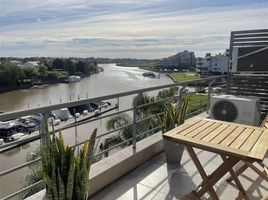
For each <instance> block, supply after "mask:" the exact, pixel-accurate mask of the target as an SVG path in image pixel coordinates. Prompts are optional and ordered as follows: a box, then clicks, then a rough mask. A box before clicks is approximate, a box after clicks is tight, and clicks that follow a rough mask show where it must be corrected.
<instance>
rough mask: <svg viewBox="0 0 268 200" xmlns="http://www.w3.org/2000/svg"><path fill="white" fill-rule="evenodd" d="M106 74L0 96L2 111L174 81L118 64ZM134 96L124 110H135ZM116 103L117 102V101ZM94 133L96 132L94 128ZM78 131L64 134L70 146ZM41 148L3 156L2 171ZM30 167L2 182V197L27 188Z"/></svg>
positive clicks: (84, 130) (99, 124) (83, 135)
mask: <svg viewBox="0 0 268 200" xmlns="http://www.w3.org/2000/svg"><path fill="white" fill-rule="evenodd" d="M100 66H101V67H103V68H104V72H101V73H99V74H95V75H92V76H90V77H88V78H83V79H82V80H81V81H80V82H78V83H70V84H62V83H60V84H53V85H47V86H42V87H39V88H31V89H23V90H17V91H12V92H7V93H4V94H1V95H0V111H2V112H7V111H11V110H20V109H27V108H28V107H30V108H35V107H38V106H45V105H50V104H58V103H60V102H69V101H70V99H71V100H77V99H78V96H79V98H85V97H88V98H91V97H98V96H103V95H108V94H115V93H119V92H126V91H131V90H135V89H141V88H147V87H153V86H157V85H164V84H170V83H172V81H171V79H170V78H168V77H166V76H165V75H161V76H160V79H151V78H145V77H143V76H142V74H143V73H144V72H145V70H141V69H138V68H134V67H118V66H116V65H115V64H106V65H100ZM132 99H133V96H132V97H123V98H120V100H119V105H120V110H121V109H126V108H129V107H131V104H132ZM113 103H115V101H114V102H113ZM90 128H98V132H99V133H103V132H105V131H106V129H105V120H103V121H96V122H93V123H91V127H90ZM91 130H92V129H91ZM73 133H74V130H71V129H69V130H67V131H65V132H64V139H65V142H66V143H67V144H73V143H74V140H75V138H74V134H73ZM78 133H79V141H82V140H85V139H87V138H88V136H89V133H88V126H86V125H82V126H80V127H78ZM39 146H40V142H39V141H34V142H31V143H28V144H25V145H23V146H21V147H17V148H14V149H12V150H9V151H7V152H4V153H1V154H0V171H4V170H6V169H9V168H11V167H14V166H17V165H19V164H22V163H24V162H25V157H26V155H27V153H29V152H32V151H33V150H34V149H36V148H37V147H39ZM27 173H28V171H27V168H24V169H21V170H18V171H16V172H14V173H12V174H9V175H6V176H4V177H1V179H0V198H1V197H4V196H6V195H8V194H10V193H12V192H15V191H16V190H18V189H20V188H22V187H23V185H24V182H25V176H26V175H27Z"/></svg>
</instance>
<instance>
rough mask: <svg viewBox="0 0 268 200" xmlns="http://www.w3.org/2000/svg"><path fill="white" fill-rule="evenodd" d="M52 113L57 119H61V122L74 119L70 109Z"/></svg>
mask: <svg viewBox="0 0 268 200" xmlns="http://www.w3.org/2000/svg"><path fill="white" fill-rule="evenodd" d="M51 113H52V114H53V115H54V116H55V117H56V119H60V120H61V121H66V120H68V119H71V118H73V116H72V114H71V113H70V111H69V110H68V108H62V109H60V110H53V111H52V112H51Z"/></svg>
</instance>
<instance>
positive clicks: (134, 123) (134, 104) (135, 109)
mask: <svg viewBox="0 0 268 200" xmlns="http://www.w3.org/2000/svg"><path fill="white" fill-rule="evenodd" d="M139 95H141V96H142V93H140V94H138V95H137V96H136V97H134V100H133V126H132V127H133V133H132V138H133V149H136V142H137V118H138V110H137V98H138V97H139Z"/></svg>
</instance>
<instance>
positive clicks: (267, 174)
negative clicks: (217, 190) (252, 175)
mask: <svg viewBox="0 0 268 200" xmlns="http://www.w3.org/2000/svg"><path fill="white" fill-rule="evenodd" d="M260 127H262V128H264V129H268V115H267V116H266V117H265V119H264V120H263V121H262V124H261V125H260ZM255 163H256V164H258V165H259V166H260V168H261V169H263V171H261V170H260V169H259V168H257V167H256V166H255V165H254V163H251V162H247V161H245V162H244V164H243V165H242V166H241V167H239V168H238V169H237V170H236V172H235V174H236V176H239V175H241V174H242V173H243V172H244V171H245V170H246V169H247V168H251V169H252V170H253V171H255V172H256V173H257V174H259V175H260V176H261V177H262V178H263V179H264V180H266V181H267V182H268V167H267V166H266V165H265V164H264V163H263V162H255ZM232 180H233V177H230V178H228V179H227V180H226V181H227V182H231V181H232Z"/></svg>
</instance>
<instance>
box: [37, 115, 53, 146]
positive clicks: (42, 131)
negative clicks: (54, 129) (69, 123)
mask: <svg viewBox="0 0 268 200" xmlns="http://www.w3.org/2000/svg"><path fill="white" fill-rule="evenodd" d="M42 115H43V118H42V120H41V123H40V125H39V134H40V138H41V139H40V143H41V146H43V145H44V144H45V142H46V126H47V124H46V123H47V119H48V116H49V114H48V113H47V112H45V113H42ZM52 123H53V122H52Z"/></svg>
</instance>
